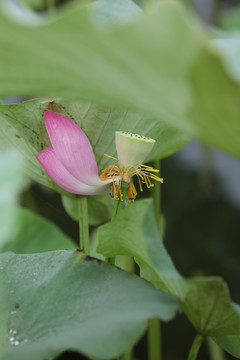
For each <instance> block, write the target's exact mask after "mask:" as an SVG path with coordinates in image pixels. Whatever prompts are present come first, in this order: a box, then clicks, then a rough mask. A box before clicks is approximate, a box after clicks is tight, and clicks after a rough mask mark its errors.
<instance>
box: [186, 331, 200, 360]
mask: <svg viewBox="0 0 240 360" xmlns="http://www.w3.org/2000/svg"><path fill="white" fill-rule="evenodd" d="M202 342H203V336H202V335H200V334H197V335H196V336H195V338H194V340H193V343H192V346H191V348H190V351H189V354H188V360H196V359H197V355H198V352H199V349H200V347H201V345H202Z"/></svg>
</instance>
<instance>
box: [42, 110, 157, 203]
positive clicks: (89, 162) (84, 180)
mask: <svg viewBox="0 0 240 360" xmlns="http://www.w3.org/2000/svg"><path fill="white" fill-rule="evenodd" d="M44 118H45V126H46V129H47V132H48V136H49V138H50V141H51V144H52V146H50V147H47V148H46V149H44V150H42V151H41V152H39V153H38V154H37V155H36V158H37V160H38V161H39V162H40V164H41V165H42V167H43V168H44V170H45V171H46V172H47V173H48V175H49V176H50V177H51V178H52V179H53V180H54V181H55V183H56V184H58V185H59V186H60V187H61V188H63V189H64V190H66V191H68V192H70V193H74V194H79V195H95V194H99V193H101V192H103V191H105V190H106V189H107V188H108V187H109V186H111V185H112V186H113V196H114V198H115V199H118V198H119V197H120V198H121V197H122V194H121V184H122V183H125V184H127V185H129V191H128V198H130V199H134V198H135V197H136V195H137V192H136V189H135V187H134V185H133V183H132V181H131V179H132V176H134V175H137V177H138V180H139V186H140V190H141V191H142V185H141V183H145V184H146V186H147V187H150V186H153V185H152V183H151V180H150V178H152V179H155V180H157V181H160V182H162V181H163V180H162V179H160V178H159V177H157V176H156V175H155V174H154V173H155V172H158V170H155V169H153V168H151V167H148V166H146V165H142V164H141V163H142V162H143V160H144V159H145V158H146V156H147V155H148V154H149V153H150V151H151V150H152V147H153V145H154V143H155V140H153V139H150V138H147V137H145V136H142V135H137V134H134V133H128V132H122V131H117V132H116V133H115V139H116V149H117V154H118V159H116V158H113V157H111V156H109V155H106V156H108V157H110V158H112V159H114V160H116V161H117V163H115V164H113V165H111V166H109V167H108V168H106V169H104V170H103V171H102V174H101V175H100V176H98V167H97V162H96V159H95V156H94V153H93V150H92V147H91V144H90V142H89V140H88V138H87V136H86V135H85V134H84V132H83V130H82V129H81V128H80V127H79V126H78V125H76V124H75V123H74V122H73V121H72V120H70V119H69V118H67V117H66V116H63V115H60V114H58V113H55V112H53V111H50V110H45V112H44Z"/></svg>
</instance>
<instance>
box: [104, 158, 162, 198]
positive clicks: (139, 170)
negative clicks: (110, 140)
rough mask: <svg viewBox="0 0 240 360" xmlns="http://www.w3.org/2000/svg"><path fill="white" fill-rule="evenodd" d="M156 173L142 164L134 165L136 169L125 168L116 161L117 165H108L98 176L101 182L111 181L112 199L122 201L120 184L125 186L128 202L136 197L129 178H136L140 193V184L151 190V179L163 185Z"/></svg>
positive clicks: (155, 170)
mask: <svg viewBox="0 0 240 360" xmlns="http://www.w3.org/2000/svg"><path fill="white" fill-rule="evenodd" d="M104 155H105V156H107V157H110V158H111V159H114V160H117V161H118V159H116V158H114V157H112V156H109V155H106V154H104ZM158 172H159V170H157V169H154V168H152V167H151V166H147V165H143V164H138V165H136V167H134V166H130V167H127V168H125V167H124V166H122V165H121V163H120V162H119V161H118V162H117V163H115V164H113V165H110V166H109V167H107V168H106V169H104V170H103V171H102V174H101V175H100V179H101V180H102V181H105V180H108V179H112V184H113V197H114V199H119V198H120V199H121V200H122V191H121V184H122V183H125V184H127V185H128V186H129V189H128V192H127V198H128V199H129V200H134V199H135V198H136V196H137V191H136V188H135V186H134V184H133V182H132V181H131V178H132V177H133V176H135V175H136V176H137V178H138V183H139V189H140V191H141V192H142V191H143V188H142V184H145V185H146V187H147V188H151V187H153V186H154V184H153V183H152V181H151V179H152V180H156V181H158V182H160V183H163V179H162V178H160V177H158V176H157V175H156V173H158Z"/></svg>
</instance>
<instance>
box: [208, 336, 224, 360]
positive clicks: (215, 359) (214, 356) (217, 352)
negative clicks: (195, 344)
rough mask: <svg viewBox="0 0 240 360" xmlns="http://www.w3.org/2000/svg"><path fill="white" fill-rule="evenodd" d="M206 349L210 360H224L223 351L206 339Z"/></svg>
mask: <svg viewBox="0 0 240 360" xmlns="http://www.w3.org/2000/svg"><path fill="white" fill-rule="evenodd" d="M207 344H208V349H209V354H210V358H211V360H225V356H224V352H223V350H222V349H221V348H220V347H219V346H218V345H217V344H216V343H215V342H214V341H213V340H212V339H211V338H208V339H207Z"/></svg>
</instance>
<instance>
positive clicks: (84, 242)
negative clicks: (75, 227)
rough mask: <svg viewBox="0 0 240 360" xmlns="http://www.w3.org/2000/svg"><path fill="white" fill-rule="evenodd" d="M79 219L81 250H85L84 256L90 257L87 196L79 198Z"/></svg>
mask: <svg viewBox="0 0 240 360" xmlns="http://www.w3.org/2000/svg"><path fill="white" fill-rule="evenodd" d="M78 219H79V240H80V249H81V250H83V252H84V254H86V255H90V247H89V225H88V208H87V197H86V196H79V197H78Z"/></svg>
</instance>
